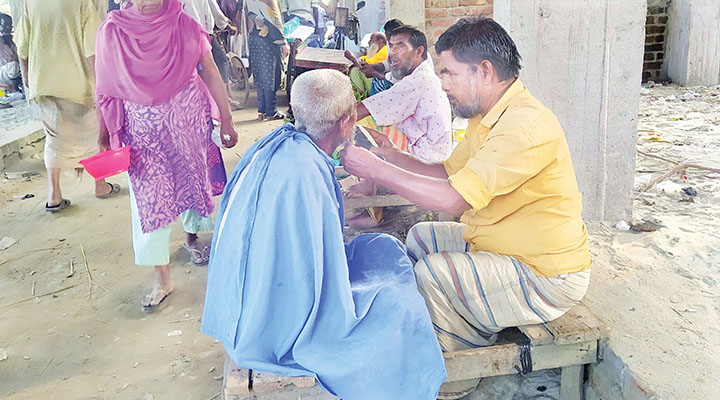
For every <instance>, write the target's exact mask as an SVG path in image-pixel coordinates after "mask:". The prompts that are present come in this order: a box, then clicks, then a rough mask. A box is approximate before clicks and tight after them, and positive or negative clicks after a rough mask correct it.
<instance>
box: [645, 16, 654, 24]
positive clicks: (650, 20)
mask: <svg viewBox="0 0 720 400" xmlns="http://www.w3.org/2000/svg"><path fill="white" fill-rule="evenodd" d="M654 23H655V17H651V16H648V17H647V18H645V25H652V24H654Z"/></svg>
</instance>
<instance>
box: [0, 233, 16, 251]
mask: <svg viewBox="0 0 720 400" xmlns="http://www.w3.org/2000/svg"><path fill="white" fill-rule="evenodd" d="M15 243H17V240H15V239H13V238H11V237H7V236H5V237H4V238H2V239H0V250H5V249H8V248H9V247H10V246H12V245H14V244H15Z"/></svg>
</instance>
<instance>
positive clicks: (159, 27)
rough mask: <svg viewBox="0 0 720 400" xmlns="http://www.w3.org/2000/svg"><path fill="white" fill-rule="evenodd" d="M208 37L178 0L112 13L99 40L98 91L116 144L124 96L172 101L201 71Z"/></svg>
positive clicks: (145, 100) (138, 101)
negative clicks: (154, 9)
mask: <svg viewBox="0 0 720 400" xmlns="http://www.w3.org/2000/svg"><path fill="white" fill-rule="evenodd" d="M207 37H208V36H207V34H206V33H205V32H204V31H203V29H202V27H201V26H200V24H198V23H197V22H196V21H195V20H193V19H192V18H191V17H190V16H189V15H188V14H186V13H185V12H183V8H182V5H181V4H180V2H178V0H165V2H164V4H163V10H162V11H161V12H160V13H158V14H143V13H141V12H140V11H137V10H136V9H135V8H132V7H130V8H125V9H122V10H117V11H114V12H112V13H110V14H109V15H108V18H107V19H106V20H105V22H103V24H102V25H101V26H100V28H99V30H98V34H97V39H96V44H95V71H96V82H97V83H96V88H95V92H96V97H97V106H98V111H99V113H100V117H101V118H102V119H103V120H104V121H105V124H106V125H107V127H108V130H109V131H110V137H111V143H112V147H113V148H114V147H117V146H118V145H119V134H120V132H121V130H122V127H123V124H124V122H125V121H124V119H125V115H124V110H123V104H122V101H123V100H127V101H131V102H133V103H136V104H141V105H145V106H153V105H158V104H162V103H165V102H167V101H169V100H170V99H171V98H172V97H173V96H174V95H175V94H176V93H177V92H178V91H179V90H180V89H182V88H183V87H184V86H185V85H187V83H188V81H189V80H190V78H192V76H193V74H194V73H195V70H196V69H197V66H198V61H199V60H200V57H201V56H202V55H203V52H204V51H206V50H205V49H207V48H209V44H208V43H207V42H206V43H203V42H202V41H203V40H205V41H207V40H208V39H207ZM210 101H211V102H212V98H210Z"/></svg>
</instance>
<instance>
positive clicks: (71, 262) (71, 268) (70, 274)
mask: <svg viewBox="0 0 720 400" xmlns="http://www.w3.org/2000/svg"><path fill="white" fill-rule="evenodd" d="M73 275H75V261H73V260H70V273H69V274H67V275H65V277H66V278H72V277H73Z"/></svg>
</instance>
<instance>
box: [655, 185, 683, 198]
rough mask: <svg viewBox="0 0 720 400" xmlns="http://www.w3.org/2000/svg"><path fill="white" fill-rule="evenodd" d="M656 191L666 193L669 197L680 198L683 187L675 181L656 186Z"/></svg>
mask: <svg viewBox="0 0 720 400" xmlns="http://www.w3.org/2000/svg"><path fill="white" fill-rule="evenodd" d="M655 189H656V190H657V191H658V193H664V194H666V195H668V196H680V195H681V194H682V193H683V188H682V186H681V185H678V184H677V183H675V182H673V181H663V182H660V183H658V184H657V185H656V186H655Z"/></svg>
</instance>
